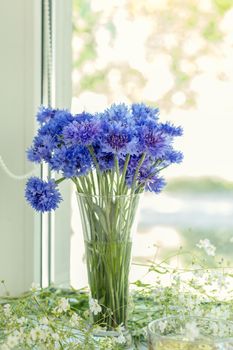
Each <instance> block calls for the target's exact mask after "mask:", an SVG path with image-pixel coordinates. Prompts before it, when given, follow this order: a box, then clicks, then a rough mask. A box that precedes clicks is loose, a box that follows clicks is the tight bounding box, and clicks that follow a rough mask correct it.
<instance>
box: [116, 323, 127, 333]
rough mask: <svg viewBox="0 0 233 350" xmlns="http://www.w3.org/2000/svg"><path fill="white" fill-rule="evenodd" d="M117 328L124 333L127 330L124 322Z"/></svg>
mask: <svg viewBox="0 0 233 350" xmlns="http://www.w3.org/2000/svg"><path fill="white" fill-rule="evenodd" d="M116 330H117V331H118V332H119V333H123V332H124V331H125V326H124V324H123V323H121V324H120V325H119V326H118V327H117V328H116Z"/></svg>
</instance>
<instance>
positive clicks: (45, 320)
mask: <svg viewBox="0 0 233 350" xmlns="http://www.w3.org/2000/svg"><path fill="white" fill-rule="evenodd" d="M39 323H40V324H42V325H44V326H47V325H48V324H49V320H48V319H47V317H46V316H44V317H42V318H41V319H40V321H39Z"/></svg>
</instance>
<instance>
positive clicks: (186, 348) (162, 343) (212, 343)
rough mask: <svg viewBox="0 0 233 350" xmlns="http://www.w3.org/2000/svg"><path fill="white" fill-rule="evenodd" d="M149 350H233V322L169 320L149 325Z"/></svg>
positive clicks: (220, 320)
mask: <svg viewBox="0 0 233 350" xmlns="http://www.w3.org/2000/svg"><path fill="white" fill-rule="evenodd" d="M148 346H149V347H148V349H149V350H233V322H231V321H226V320H223V319H212V318H203V317H195V316H193V317H191V316H189V317H187V316H182V315H180V316H170V317H165V318H162V319H158V320H155V321H152V322H151V323H150V324H149V325H148Z"/></svg>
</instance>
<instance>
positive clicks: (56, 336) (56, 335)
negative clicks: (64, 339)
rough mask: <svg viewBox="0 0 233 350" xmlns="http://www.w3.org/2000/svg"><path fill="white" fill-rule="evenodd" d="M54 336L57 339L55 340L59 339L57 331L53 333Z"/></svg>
mask: <svg viewBox="0 0 233 350" xmlns="http://www.w3.org/2000/svg"><path fill="white" fill-rule="evenodd" d="M52 338H53V339H54V340H55V341H58V340H59V335H58V334H57V333H53V334H52Z"/></svg>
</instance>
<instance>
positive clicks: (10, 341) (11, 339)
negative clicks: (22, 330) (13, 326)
mask: <svg viewBox="0 0 233 350" xmlns="http://www.w3.org/2000/svg"><path fill="white" fill-rule="evenodd" d="M18 344H19V338H18V336H16V335H9V336H8V338H7V345H8V347H9V348H10V349H13V348H15V347H16V345H18Z"/></svg>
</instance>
